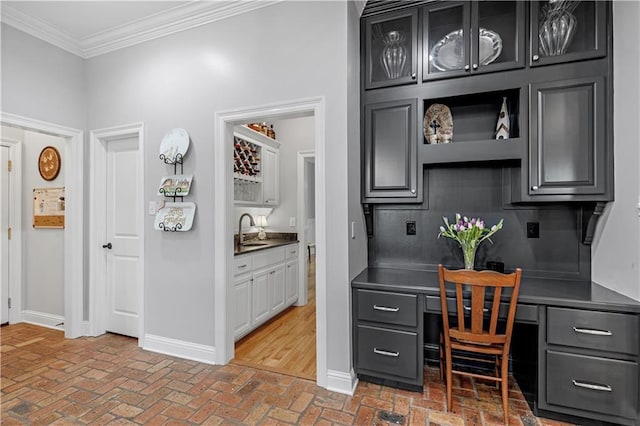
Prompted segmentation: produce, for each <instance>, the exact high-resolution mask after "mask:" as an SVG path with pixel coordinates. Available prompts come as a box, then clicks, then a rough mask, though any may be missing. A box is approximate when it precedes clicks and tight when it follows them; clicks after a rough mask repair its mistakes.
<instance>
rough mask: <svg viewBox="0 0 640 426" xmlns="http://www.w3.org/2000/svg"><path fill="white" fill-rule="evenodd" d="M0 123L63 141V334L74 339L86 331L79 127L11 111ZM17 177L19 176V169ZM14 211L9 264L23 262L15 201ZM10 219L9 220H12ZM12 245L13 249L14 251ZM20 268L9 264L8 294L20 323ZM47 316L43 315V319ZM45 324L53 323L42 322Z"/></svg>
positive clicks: (12, 313) (19, 189)
mask: <svg viewBox="0 0 640 426" xmlns="http://www.w3.org/2000/svg"><path fill="white" fill-rule="evenodd" d="M0 124H1V125H3V126H7V127H9V128H15V129H21V130H24V131H31V132H34V133H42V134H46V135H51V136H56V137H59V138H62V139H63V140H64V149H63V152H61V153H60V154H61V157H62V170H63V171H64V176H65V197H66V198H67V199H68V200H74V202H72V203H71V202H68V203H66V205H65V228H64V243H63V246H64V333H65V337H66V338H69V339H73V338H76V337H80V336H83V335H85V334H86V332H85V329H84V324H83V294H84V288H83V283H84V268H83V258H84V253H83V250H82V248H83V241H84V234H83V233H84V225H83V224H84V221H83V207H84V201H83V200H84V198H83V194H84V181H85V179H84V154H83V152H84V149H83V147H84V144H83V132H82V131H81V130H78V129H73V128H69V127H64V126H59V125H57V124H53V123H48V122H44V121H40V120H35V119H32V118H28V117H23V116H19V115H16V114H10V113H0ZM13 153H14V154H15V156H14V157H13V164H14V166H15V168H14V170H21V169H20V165H21V163H22V154H21V144H19V143H18V144H15V146H14V148H13ZM16 176H20V174H19V172H18V173H16ZM13 187H14V188H16V193H18V194H22V191H23V188H22V183H21V181H20V179H19V178H16V182H15V185H13ZM11 205H12V208H13V209H14V211H15V212H16V214H15V215H13V216H12V218H13V219H15V222H14V223H15V226H13V225H12V229H13V232H12V236H11V237H12V238H11V246H12V249H11V250H12V253H13V254H14V256H12V258H11V259H12V260H11V264H12V265H14V264H18V265H22V258H21V257H20V256H21V254H22V250H23V247H22V232H23V231H22V225H21V219H22V218H21V216H22V210H21V209H20V206H19V205H17V203H15V202H12V203H11ZM13 219H12V220H13ZM14 247H15V250H14ZM21 270H22V267H21V266H20V267H17V268H16V267H10V284H9V287H10V290H9V291H10V294H11V311H10V312H9V322H21V321H23V320H24V318H23V309H24V305H23V298H22V292H23V276H22V273H21ZM44 319H46V318H44ZM43 325H45V326H55V323H54V324H52V325H49V324H43Z"/></svg>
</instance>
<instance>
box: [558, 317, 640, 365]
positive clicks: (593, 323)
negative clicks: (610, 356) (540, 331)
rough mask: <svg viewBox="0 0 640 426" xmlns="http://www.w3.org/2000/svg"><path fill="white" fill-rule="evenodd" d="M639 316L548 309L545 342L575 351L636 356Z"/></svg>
mask: <svg viewBox="0 0 640 426" xmlns="http://www.w3.org/2000/svg"><path fill="white" fill-rule="evenodd" d="M638 334H639V329H638V316H637V315H633V314H616V313H612V312H599V311H586V310H581V309H567V308H554V307H551V308H547V342H548V343H550V344H557V345H565V346H573V347H577V348H587V349H599V350H603V351H610V352H619V353H625V354H632V355H636V354H638V339H639V336H638Z"/></svg>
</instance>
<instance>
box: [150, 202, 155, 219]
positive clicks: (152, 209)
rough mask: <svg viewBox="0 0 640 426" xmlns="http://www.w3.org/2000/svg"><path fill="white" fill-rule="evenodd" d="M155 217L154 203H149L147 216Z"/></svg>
mask: <svg viewBox="0 0 640 426" xmlns="http://www.w3.org/2000/svg"><path fill="white" fill-rule="evenodd" d="M155 215H156V202H155V201H149V216H155Z"/></svg>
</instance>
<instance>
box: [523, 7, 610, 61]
mask: <svg viewBox="0 0 640 426" xmlns="http://www.w3.org/2000/svg"><path fill="white" fill-rule="evenodd" d="M608 3H609V2H606V1H590V0H582V1H580V0H549V1H539V2H532V3H531V62H530V64H531V66H537V65H548V64H556V63H560V62H571V61H580V60H583V59H592V58H598V57H602V56H605V55H606V54H607V9H608Z"/></svg>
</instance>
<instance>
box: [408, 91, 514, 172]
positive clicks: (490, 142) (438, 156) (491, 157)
mask: <svg viewBox="0 0 640 426" xmlns="http://www.w3.org/2000/svg"><path fill="white" fill-rule="evenodd" d="M520 90H521V89H519V88H516V89H507V90H499V91H494V92H484V93H473V94H469V95H464V96H452V97H448V98H436V99H425V100H424V101H423V102H424V110H425V111H427V110H428V108H429V106H431V105H433V104H443V105H446V106H447V107H448V108H449V110H450V111H451V117H452V120H453V140H452V142H449V143H437V144H429V143H427V139H426V138H425V137H424V134H423V138H422V139H423V144H422V145H421V147H420V156H421V159H422V164H442V163H463V162H476V161H504V160H521V159H522V155H523V152H524V149H523V148H524V144H525V141H524V140H523V139H522V138H521V137H520V126H519V119H520ZM504 99H506V103H507V109H508V115H509V122H510V123H509V139H496V138H495V136H496V125H497V123H498V116H499V114H500V108H501V106H502V103H503V100H504ZM421 130H423V129H421ZM423 133H424V132H423Z"/></svg>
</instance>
